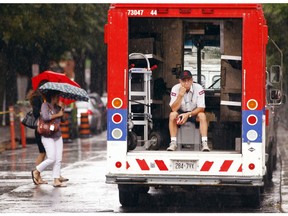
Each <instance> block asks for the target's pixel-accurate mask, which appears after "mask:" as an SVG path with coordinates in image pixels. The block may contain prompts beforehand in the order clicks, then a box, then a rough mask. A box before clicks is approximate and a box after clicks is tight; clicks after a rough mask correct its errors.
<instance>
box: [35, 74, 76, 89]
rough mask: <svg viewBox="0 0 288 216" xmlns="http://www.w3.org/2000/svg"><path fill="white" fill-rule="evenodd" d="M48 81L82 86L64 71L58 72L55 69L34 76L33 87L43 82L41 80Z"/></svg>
mask: <svg viewBox="0 0 288 216" xmlns="http://www.w3.org/2000/svg"><path fill="white" fill-rule="evenodd" d="M44 80H46V81H48V82H58V83H68V84H71V85H73V86H77V87H80V85H79V84H78V83H76V82H74V81H73V80H71V79H70V78H69V77H67V76H66V75H65V74H63V73H56V72H53V71H44V72H42V73H40V74H39V75H37V76H34V77H32V87H33V89H34V90H35V89H37V88H38V85H39V84H40V83H41V81H44Z"/></svg>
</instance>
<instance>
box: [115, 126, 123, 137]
mask: <svg viewBox="0 0 288 216" xmlns="http://www.w3.org/2000/svg"><path fill="white" fill-rule="evenodd" d="M122 134H123V133H122V130H120V129H119V128H115V129H114V130H113V131H112V137H113V138H114V139H120V138H121V137H122Z"/></svg>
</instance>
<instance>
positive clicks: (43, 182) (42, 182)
mask: <svg viewBox="0 0 288 216" xmlns="http://www.w3.org/2000/svg"><path fill="white" fill-rule="evenodd" d="M38 183H39V184H48V182H47V181H44V180H43V179H42V178H40V179H39V180H38Z"/></svg>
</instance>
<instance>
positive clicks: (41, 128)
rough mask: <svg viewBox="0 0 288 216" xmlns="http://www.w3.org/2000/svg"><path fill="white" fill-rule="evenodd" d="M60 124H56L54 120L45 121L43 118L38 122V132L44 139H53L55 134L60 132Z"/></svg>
mask: <svg viewBox="0 0 288 216" xmlns="http://www.w3.org/2000/svg"><path fill="white" fill-rule="evenodd" d="M59 128H60V124H57V123H55V121H54V119H53V120H50V121H44V120H43V119H42V118H41V117H40V118H39V121H38V127H37V131H38V133H39V134H40V135H42V136H44V137H51V136H52V135H53V134H54V133H56V132H57V131H59Z"/></svg>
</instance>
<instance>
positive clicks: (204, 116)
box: [197, 112, 206, 121]
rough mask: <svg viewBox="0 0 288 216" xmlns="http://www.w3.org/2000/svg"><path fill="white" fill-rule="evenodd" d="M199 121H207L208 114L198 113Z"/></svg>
mask: <svg viewBox="0 0 288 216" xmlns="http://www.w3.org/2000/svg"><path fill="white" fill-rule="evenodd" d="M197 117H198V118H199V121H206V114H205V113H204V112H200V113H198V116H197Z"/></svg>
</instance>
